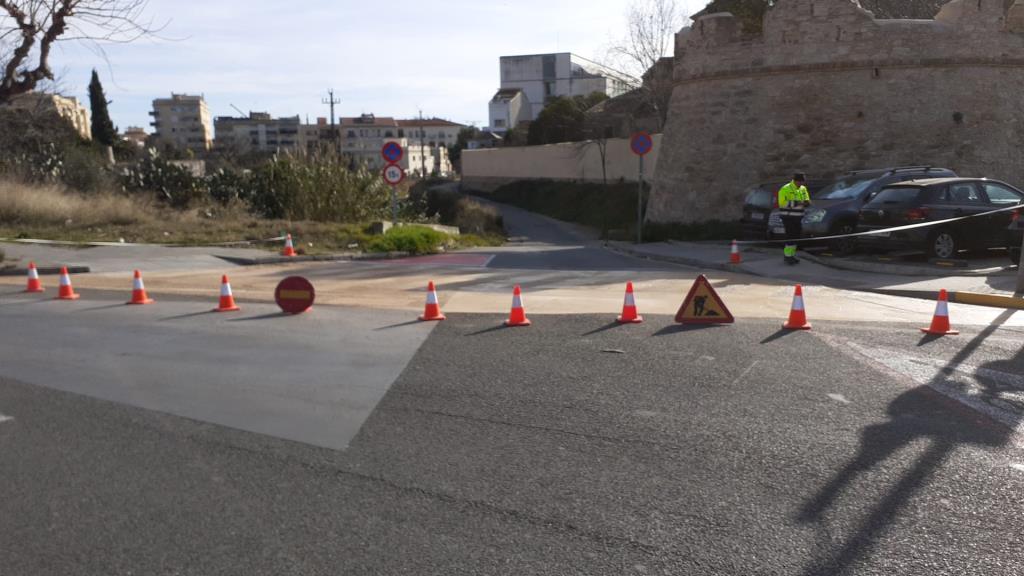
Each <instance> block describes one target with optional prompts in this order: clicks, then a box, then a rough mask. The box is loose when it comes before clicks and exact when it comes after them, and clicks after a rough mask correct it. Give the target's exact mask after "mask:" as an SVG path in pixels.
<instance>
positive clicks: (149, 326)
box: [0, 290, 433, 449]
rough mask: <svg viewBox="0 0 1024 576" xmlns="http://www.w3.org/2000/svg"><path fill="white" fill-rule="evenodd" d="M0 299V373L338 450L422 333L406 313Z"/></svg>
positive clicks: (425, 329) (90, 297) (94, 297)
mask: <svg viewBox="0 0 1024 576" xmlns="http://www.w3.org/2000/svg"><path fill="white" fill-rule="evenodd" d="M156 297H157V300H158V301H157V303H156V304H154V305H151V306H125V304H124V302H125V300H126V295H125V294H123V293H121V294H106V293H97V292H89V293H85V296H84V297H83V298H82V299H81V300H77V301H74V302H63V301H55V300H53V291H52V290H51V292H50V293H49V294H44V295H32V294H26V295H19V294H10V293H8V294H5V295H4V297H3V298H0V321H2V325H3V329H2V330H0V377H3V376H6V377H9V378H14V379H18V380H21V381H25V382H32V383H38V384H45V385H47V386H50V387H52V388H57V389H59V390H65V391H68V392H76V393H79V394H85V395H89V396H94V397H97V398H102V399H105V400H113V401H116V402H123V403H126V404H130V405H133V406H138V407H141V408H148V409H151V410H158V411H161V412H167V413H170V414H176V415H179V416H184V417H188V418H194V419H197V420H203V421H206V422H213V423H216V424H220V425H224V426H232V427H236V428H240V429H243V430H249V431H252V432H259V433H263V434H271V435H274V436H278V437H281V438H286V439H289V440H296V441H299V442H306V443H310V444H315V445H317V446H325V447H329V448H336V449H343V448H345V447H346V446H348V443H349V441H350V440H351V439H352V437H353V436H355V434H356V433H357V432H358V431H359V428H360V426H361V425H362V424H363V421H364V420H365V419H366V417H367V416H369V414H370V412H371V411H372V410H373V408H374V406H376V404H377V402H378V401H379V400H380V399H381V398H382V397H383V396H384V393H385V392H387V389H388V387H389V386H390V385H391V383H392V382H394V381H395V379H396V378H398V376H399V374H401V372H402V369H403V368H404V367H405V365H406V364H407V363H408V361H409V359H411V358H412V356H413V354H414V353H415V352H416V350H417V349H418V348H419V346H420V345H421V344H422V343H423V341H424V339H425V338H426V337H427V335H428V334H429V332H430V330H431V328H433V326H432V325H430V324H421V323H418V322H415V321H413V322H410V320H414V319H415V317H414V316H411V315H410V314H408V313H405V312H396V311H386V310H366V309H360V308H338V307H330V306H328V307H314V310H313V311H312V312H310V313H307V314H304V315H301V316H288V315H284V314H283V313H282V312H281V311H280V309H278V308H277V307H276V306H274V305H273V304H252V303H245V304H244V307H243V310H242V311H241V312H235V313H226V314H218V313H213V312H211V309H212V308H213V307H214V305H215V304H214V302H213V301H211V300H209V299H206V300H200V299H182V298H169V297H166V296H163V295H156Z"/></svg>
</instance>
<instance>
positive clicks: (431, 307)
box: [420, 281, 445, 322]
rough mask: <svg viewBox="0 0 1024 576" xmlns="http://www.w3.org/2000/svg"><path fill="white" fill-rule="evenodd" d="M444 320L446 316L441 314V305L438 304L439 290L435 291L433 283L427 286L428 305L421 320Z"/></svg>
mask: <svg viewBox="0 0 1024 576" xmlns="http://www.w3.org/2000/svg"><path fill="white" fill-rule="evenodd" d="M444 319H445V316H444V314H442V313H441V305H440V304H438V303H437V290H435V289H434V282H433V281H431V282H429V283H428V284H427V305H426V307H425V308H424V309H423V316H420V320H422V321H424V322H428V321H432V320H444Z"/></svg>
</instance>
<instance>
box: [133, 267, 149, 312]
mask: <svg viewBox="0 0 1024 576" xmlns="http://www.w3.org/2000/svg"><path fill="white" fill-rule="evenodd" d="M152 303H153V300H152V299H151V298H150V297H149V296H147V295H146V286H145V285H144V284H143V283H142V272H139V271H138V270H136V271H135V280H134V281H133V282H132V299H131V300H129V301H128V304H137V305H142V304H152Z"/></svg>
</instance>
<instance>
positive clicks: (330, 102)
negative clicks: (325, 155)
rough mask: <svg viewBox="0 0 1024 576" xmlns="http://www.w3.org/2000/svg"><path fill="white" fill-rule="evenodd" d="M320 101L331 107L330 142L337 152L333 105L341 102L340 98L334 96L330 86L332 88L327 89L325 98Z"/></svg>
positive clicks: (336, 132)
mask: <svg viewBox="0 0 1024 576" xmlns="http://www.w3.org/2000/svg"><path fill="white" fill-rule="evenodd" d="M321 102H322V103H324V104H327V105H329V106H330V107H331V142H333V143H334V148H335V152H337V148H338V131H337V129H336V128H335V125H334V106H335V105H336V104H341V99H340V98H335V97H334V89H333V88H332V89H330V90H328V91H327V98H325V99H323V100H321Z"/></svg>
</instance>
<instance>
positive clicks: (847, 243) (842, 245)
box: [830, 224, 857, 256]
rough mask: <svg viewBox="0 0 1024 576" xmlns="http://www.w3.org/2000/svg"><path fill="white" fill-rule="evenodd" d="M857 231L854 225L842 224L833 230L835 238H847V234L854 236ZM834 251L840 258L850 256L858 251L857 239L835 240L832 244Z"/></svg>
mask: <svg viewBox="0 0 1024 576" xmlns="http://www.w3.org/2000/svg"><path fill="white" fill-rule="evenodd" d="M854 232H855V229H854V227H853V224H840V225H838V226H836V227H835V228H833V229H832V235H833V236H845V235H846V234H853V233H854ZM830 247H831V248H832V251H833V252H835V253H836V254H839V255H840V256H849V255H850V254H853V253H854V252H855V251H856V250H857V239H856V238H840V239H838V240H833V241H832V242H831V244H830Z"/></svg>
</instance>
